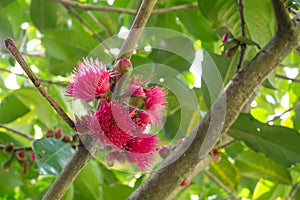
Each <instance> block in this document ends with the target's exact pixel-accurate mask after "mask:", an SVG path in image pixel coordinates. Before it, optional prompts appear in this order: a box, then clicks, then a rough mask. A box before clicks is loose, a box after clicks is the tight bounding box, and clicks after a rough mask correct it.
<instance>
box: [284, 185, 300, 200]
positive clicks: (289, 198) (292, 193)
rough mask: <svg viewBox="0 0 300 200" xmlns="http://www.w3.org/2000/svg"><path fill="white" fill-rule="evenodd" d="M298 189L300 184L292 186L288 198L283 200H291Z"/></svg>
mask: <svg viewBox="0 0 300 200" xmlns="http://www.w3.org/2000/svg"><path fill="white" fill-rule="evenodd" d="M299 189H300V182H298V183H297V184H296V185H294V186H293V188H292V191H291V192H290V194H289V196H288V197H287V198H286V199H285V200H292V199H293V198H294V196H295V195H296V193H297V192H298V190H299Z"/></svg>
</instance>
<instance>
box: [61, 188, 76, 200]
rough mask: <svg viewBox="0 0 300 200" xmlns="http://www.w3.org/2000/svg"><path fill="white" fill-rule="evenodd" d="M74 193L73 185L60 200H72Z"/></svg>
mask: <svg viewBox="0 0 300 200" xmlns="http://www.w3.org/2000/svg"><path fill="white" fill-rule="evenodd" d="M74 193H75V189H74V184H72V185H71V187H70V188H69V189H68V190H67V191H66V193H65V194H64V196H63V197H62V200H74Z"/></svg>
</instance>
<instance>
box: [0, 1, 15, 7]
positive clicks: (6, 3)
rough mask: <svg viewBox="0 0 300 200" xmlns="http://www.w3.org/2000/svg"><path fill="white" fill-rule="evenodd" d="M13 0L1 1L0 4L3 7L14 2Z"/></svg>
mask: <svg viewBox="0 0 300 200" xmlns="http://www.w3.org/2000/svg"><path fill="white" fill-rule="evenodd" d="M14 1H15V0H1V2H0V4H1V5H2V6H3V7H5V6H7V5H8V4H10V3H12V2H14Z"/></svg>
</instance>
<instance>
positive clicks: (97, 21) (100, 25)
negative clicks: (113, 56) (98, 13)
mask: <svg viewBox="0 0 300 200" xmlns="http://www.w3.org/2000/svg"><path fill="white" fill-rule="evenodd" d="M86 14H87V15H88V16H89V17H90V18H91V20H92V21H93V22H94V23H95V24H96V25H97V26H98V27H99V28H100V29H101V30H102V31H103V32H104V34H105V36H106V37H109V36H110V34H109V31H108V30H107V28H106V27H105V26H104V25H103V24H102V23H101V22H99V20H98V19H97V18H96V17H95V16H94V15H93V13H92V12H91V11H89V10H87V11H86Z"/></svg>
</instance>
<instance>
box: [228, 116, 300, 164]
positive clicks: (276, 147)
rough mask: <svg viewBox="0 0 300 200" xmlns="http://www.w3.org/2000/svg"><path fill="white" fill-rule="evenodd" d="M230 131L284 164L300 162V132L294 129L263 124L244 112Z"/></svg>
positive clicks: (235, 136) (239, 138) (232, 134)
mask: <svg viewBox="0 0 300 200" xmlns="http://www.w3.org/2000/svg"><path fill="white" fill-rule="evenodd" d="M228 133H229V134H230V135H231V136H233V137H234V138H236V139H238V140H242V141H244V142H245V143H246V144H247V145H248V146H249V147H250V148H252V149H253V150H255V151H259V152H263V153H264V154H266V156H267V157H269V158H270V159H272V160H274V161H276V162H277V163H279V164H281V165H283V166H286V167H289V166H291V165H293V164H296V163H298V162H300V156H299V155H300V148H299V144H300V134H299V133H298V132H297V131H295V130H293V129H289V128H286V127H281V126H270V125H267V124H263V123H261V122H259V121H257V120H256V119H254V118H253V117H252V116H251V115H250V114H244V113H242V114H241V115H240V116H239V118H238V119H237V121H236V122H235V123H234V124H233V125H232V127H231V128H230V130H229V131H228Z"/></svg>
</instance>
